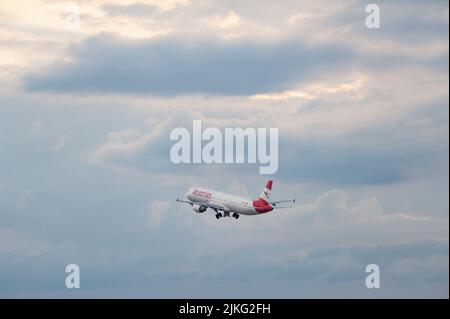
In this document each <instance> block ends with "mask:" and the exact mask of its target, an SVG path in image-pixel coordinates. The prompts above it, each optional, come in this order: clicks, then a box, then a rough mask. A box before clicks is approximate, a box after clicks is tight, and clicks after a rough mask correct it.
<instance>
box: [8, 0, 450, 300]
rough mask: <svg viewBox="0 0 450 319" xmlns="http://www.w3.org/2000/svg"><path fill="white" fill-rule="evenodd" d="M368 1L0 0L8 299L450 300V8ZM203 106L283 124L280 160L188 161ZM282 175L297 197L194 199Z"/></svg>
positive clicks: (245, 122) (211, 115)
mask: <svg viewBox="0 0 450 319" xmlns="http://www.w3.org/2000/svg"><path fill="white" fill-rule="evenodd" d="M368 3H369V2H365V1H357V0H354V1H353V0H345V1H340V2H337V1H317V0H314V1H291V0H284V1H276V2H273V3H266V4H264V5H262V4H261V2H260V1H238V0H228V1H225V0H219V1H205V0H151V1H143V0H142V1H137V0H136V1H134V0H129V1H128V0H127V1H102V0H98V1H97V0H95V1H94V0H93V1H80V2H73V3H70V2H63V1H53V0H40V1H20V0H19V1H8V0H7V1H2V3H1V5H0V297H61V298H72V297H151V298H162V297H179V298H183V297H214V298H215V297H218V298H219V297H220V298H233V297H234V298H240V297H255V298H258V297H261V298H279V297H286V298H310V297H326V298H328V297H338V298H345V297H358V298H359V297H362V298H380V297H385V298H398V297H402V298H415V297H438V298H444V297H445V298H448V296H449V277H448V268H449V244H448V240H449V197H448V192H449V139H448V131H449V108H448V104H449V89H448V86H449V73H448V67H449V63H448V61H449V46H448V41H449V34H448V24H449V9H448V2H447V1H426V2H424V1H395V2H392V1H377V2H376V3H377V4H378V5H379V7H380V10H381V11H380V18H381V20H380V21H381V24H380V28H379V29H368V28H367V27H366V26H365V19H366V16H367V13H366V11H365V8H366V5H367V4H368ZM77 8H79V11H80V17H79V24H78V23H77V19H76V17H75V16H74V14H75V13H76V12H77ZM74 17H75V18H74ZM198 119H199V120H202V124H203V125H204V126H205V127H207V126H213V127H218V128H220V129H222V128H224V127H243V128H246V127H255V128H257V127H277V128H278V129H279V169H278V172H277V173H276V174H274V175H270V176H267V175H260V174H259V173H258V165H236V164H229V165H225V164H222V165H219V164H215V165H194V164H184V165H174V164H172V162H171V161H170V158H169V150H170V147H171V146H172V144H173V142H171V141H170V140H169V135H170V131H171V130H172V129H173V128H175V127H186V128H190V127H191V125H192V120H198ZM268 178H272V179H273V180H274V188H273V198H274V199H275V198H280V199H281V198H292V197H294V198H297V205H296V207H295V208H294V209H291V210H279V211H275V212H273V213H270V214H265V215H262V216H255V217H247V216H242V217H241V218H240V219H239V221H236V220H234V219H231V218H229V219H221V220H219V221H217V220H216V219H215V218H214V215H213V214H211V213H209V214H208V213H205V214H196V213H194V212H192V210H191V209H190V207H189V206H184V205H178V204H176V203H175V199H176V198H177V197H180V196H183V194H184V193H185V192H186V190H187V188H188V187H189V186H191V185H193V184H196V185H197V184H198V185H205V186H208V187H211V188H217V189H221V190H225V191H229V192H233V193H242V194H244V195H246V196H247V195H248V196H251V197H256V196H257V195H258V194H259V193H260V191H261V189H262V187H263V186H264V183H265V181H266V180H267V179H268ZM72 263H75V264H78V265H79V266H80V269H81V288H80V289H71V290H69V289H67V288H66V287H65V277H66V275H67V274H66V273H65V267H66V265H68V264H72ZM372 263H374V264H377V265H379V267H380V270H381V287H380V288H379V289H367V288H366V286H365V277H366V275H367V274H366V273H365V267H366V265H368V264H372Z"/></svg>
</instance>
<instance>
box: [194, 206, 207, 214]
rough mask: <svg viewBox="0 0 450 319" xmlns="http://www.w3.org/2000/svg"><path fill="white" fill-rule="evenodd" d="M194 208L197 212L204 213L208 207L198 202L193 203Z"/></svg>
mask: <svg viewBox="0 0 450 319" xmlns="http://www.w3.org/2000/svg"><path fill="white" fill-rule="evenodd" d="M192 209H193V210H194V212H196V213H204V212H205V211H206V207H205V206H200V205H197V204H194V205H192Z"/></svg>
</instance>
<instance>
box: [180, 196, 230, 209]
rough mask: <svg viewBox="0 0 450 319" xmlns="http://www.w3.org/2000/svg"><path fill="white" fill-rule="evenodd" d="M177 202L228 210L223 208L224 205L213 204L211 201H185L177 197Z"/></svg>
mask: <svg viewBox="0 0 450 319" xmlns="http://www.w3.org/2000/svg"><path fill="white" fill-rule="evenodd" d="M177 202H179V203H186V204H190V205H191V206H192V205H194V204H195V205H200V206H204V207H207V208H212V209H214V210H221V211H224V212H225V211H228V209H227V208H225V207H224V206H222V205H217V204H213V203H203V202H200V203H195V202H191V201H187V200H181V199H178V198H177Z"/></svg>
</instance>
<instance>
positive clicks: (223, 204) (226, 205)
mask: <svg viewBox="0 0 450 319" xmlns="http://www.w3.org/2000/svg"><path fill="white" fill-rule="evenodd" d="M271 190H272V181H271V180H269V181H267V184H266V187H265V188H264V190H263V191H262V193H261V195H260V196H259V198H258V199H255V200H252V199H251V198H246V197H242V196H236V195H230V194H226V193H222V192H217V191H214V190H210V189H206V188H203V187H192V188H190V189H189V191H188V192H187V193H186V199H187V200H181V199H178V198H177V202H180V203H187V204H190V205H191V206H192V209H193V210H194V212H197V213H204V212H205V211H206V209H208V208H210V209H212V210H213V211H214V212H216V218H217V219H219V218H220V217H230V213H233V214H232V215H231V216H233V217H234V218H236V219H238V218H239V215H259V214H263V213H268V212H270V211H272V210H274V209H276V208H291V207H292V206H278V205H279V204H281V203H288V202H290V203H295V199H288V200H280V201H275V202H273V201H270V199H269V197H270V191H271ZM222 213H223V214H222Z"/></svg>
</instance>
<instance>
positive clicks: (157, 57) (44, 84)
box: [24, 35, 352, 96]
mask: <svg viewBox="0 0 450 319" xmlns="http://www.w3.org/2000/svg"><path fill="white" fill-rule="evenodd" d="M71 55H72V58H73V59H74V62H70V63H66V62H60V63H57V64H55V65H53V66H51V67H50V68H49V69H47V70H44V71H43V72H42V73H35V74H27V75H26V76H25V77H24V84H25V88H26V89H27V90H29V91H56V92H86V93H89V92H91V93H96V92H104V93H145V94H154V95H163V96H172V95H180V94H198V93H203V94H224V95H248V94H255V93H260V92H265V91H277V90H285V89H289V88H292V87H293V86H294V85H295V84H298V82H300V81H302V80H306V79H308V80H312V79H313V78H315V77H317V76H318V74H320V72H327V74H331V72H333V70H336V69H341V68H343V67H345V66H346V65H348V62H349V60H350V59H351V57H352V52H351V51H349V50H348V49H345V48H343V47H340V46H337V45H323V46H318V47H311V46H307V45H306V44H304V43H301V42H298V41H295V42H293V41H292V42H286V41H284V42H273V43H261V42H248V41H247V42H243V41H230V42H219V41H217V40H214V39H209V40H191V41H188V40H182V39H159V40H151V41H146V42H133V41H126V40H121V39H118V38H114V37H111V36H107V35H103V36H96V37H93V38H90V39H89V40H86V41H84V42H83V43H81V44H79V45H75V47H73V48H72V49H71Z"/></svg>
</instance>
